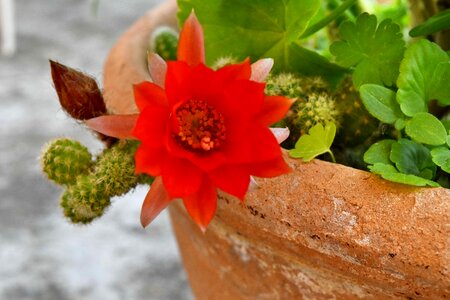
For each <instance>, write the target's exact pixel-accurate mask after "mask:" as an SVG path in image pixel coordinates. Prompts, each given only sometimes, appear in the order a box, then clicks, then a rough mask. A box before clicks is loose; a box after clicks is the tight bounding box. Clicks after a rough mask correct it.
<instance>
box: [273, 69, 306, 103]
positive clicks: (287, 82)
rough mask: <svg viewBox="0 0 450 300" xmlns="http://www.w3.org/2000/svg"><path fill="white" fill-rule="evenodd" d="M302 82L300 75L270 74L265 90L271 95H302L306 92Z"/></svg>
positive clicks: (293, 96) (291, 96) (290, 96)
mask: <svg viewBox="0 0 450 300" xmlns="http://www.w3.org/2000/svg"><path fill="white" fill-rule="evenodd" d="M300 83H301V79H300V77H298V76H295V75H294V74H291V73H280V74H278V75H269V76H268V77H267V80H266V91H265V92H266V94H267V95H269V96H286V97H288V98H297V97H301V96H303V95H304V93H303V89H302V87H301V85H300Z"/></svg>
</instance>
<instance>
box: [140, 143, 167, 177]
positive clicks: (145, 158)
mask: <svg viewBox="0 0 450 300" xmlns="http://www.w3.org/2000/svg"><path fill="white" fill-rule="evenodd" d="M166 156H167V151H166V150H165V149H164V148H151V147H148V146H146V145H145V144H144V143H141V145H139V147H138V148H137V150H136V153H135V155H134V160H135V164H136V166H135V169H134V171H135V173H136V174H141V173H146V174H149V175H152V176H159V175H161V165H162V164H163V163H164V160H165V159H166Z"/></svg>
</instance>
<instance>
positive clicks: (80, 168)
mask: <svg viewBox="0 0 450 300" xmlns="http://www.w3.org/2000/svg"><path fill="white" fill-rule="evenodd" d="M42 153H43V154H42V156H41V165H42V170H43V171H44V173H45V174H46V175H47V177H48V179H50V180H52V181H54V182H55V183H57V184H61V185H70V184H73V183H75V181H76V179H77V177H78V176H80V175H83V174H87V173H88V172H89V170H90V168H91V167H92V156H91V154H90V153H89V150H88V149H87V148H86V147H85V146H83V145H81V144H80V143H79V142H77V141H73V140H70V139H65V138H64V139H57V140H54V141H52V142H50V143H49V144H48V145H47V146H46V147H45V149H44V150H43V152H42Z"/></svg>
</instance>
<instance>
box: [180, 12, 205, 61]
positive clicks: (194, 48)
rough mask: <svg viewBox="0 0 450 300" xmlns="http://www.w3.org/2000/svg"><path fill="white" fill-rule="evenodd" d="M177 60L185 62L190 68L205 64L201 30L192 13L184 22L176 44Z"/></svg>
mask: <svg viewBox="0 0 450 300" xmlns="http://www.w3.org/2000/svg"><path fill="white" fill-rule="evenodd" d="M177 57H178V60H180V61H185V62H187V63H188V64H189V65H191V66H195V65H197V64H200V63H205V46H204V40H203V29H202V26H201V25H200V23H199V22H198V19H197V17H196V16H195V13H194V11H192V12H191V14H190V15H189V17H188V18H187V19H186V21H185V22H184V25H183V28H182V29H181V33H180V39H179V42H178V56H177Z"/></svg>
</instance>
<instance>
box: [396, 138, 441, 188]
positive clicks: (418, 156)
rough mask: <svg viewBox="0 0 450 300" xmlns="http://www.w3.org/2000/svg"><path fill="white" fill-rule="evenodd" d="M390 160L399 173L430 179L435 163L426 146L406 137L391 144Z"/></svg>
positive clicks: (434, 169)
mask: <svg viewBox="0 0 450 300" xmlns="http://www.w3.org/2000/svg"><path fill="white" fill-rule="evenodd" d="M390 160H391V161H392V162H393V163H395V166H396V167H397V169H398V170H399V171H400V172H401V173H405V174H413V175H417V176H420V177H425V178H426V179H432V178H433V177H434V174H435V171H436V165H435V164H434V163H433V161H432V160H431V154H430V150H428V148H427V147H425V146H423V145H420V144H417V143H415V142H413V141H410V140H407V139H401V140H399V141H398V142H395V143H393V144H392V148H391V155H390Z"/></svg>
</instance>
